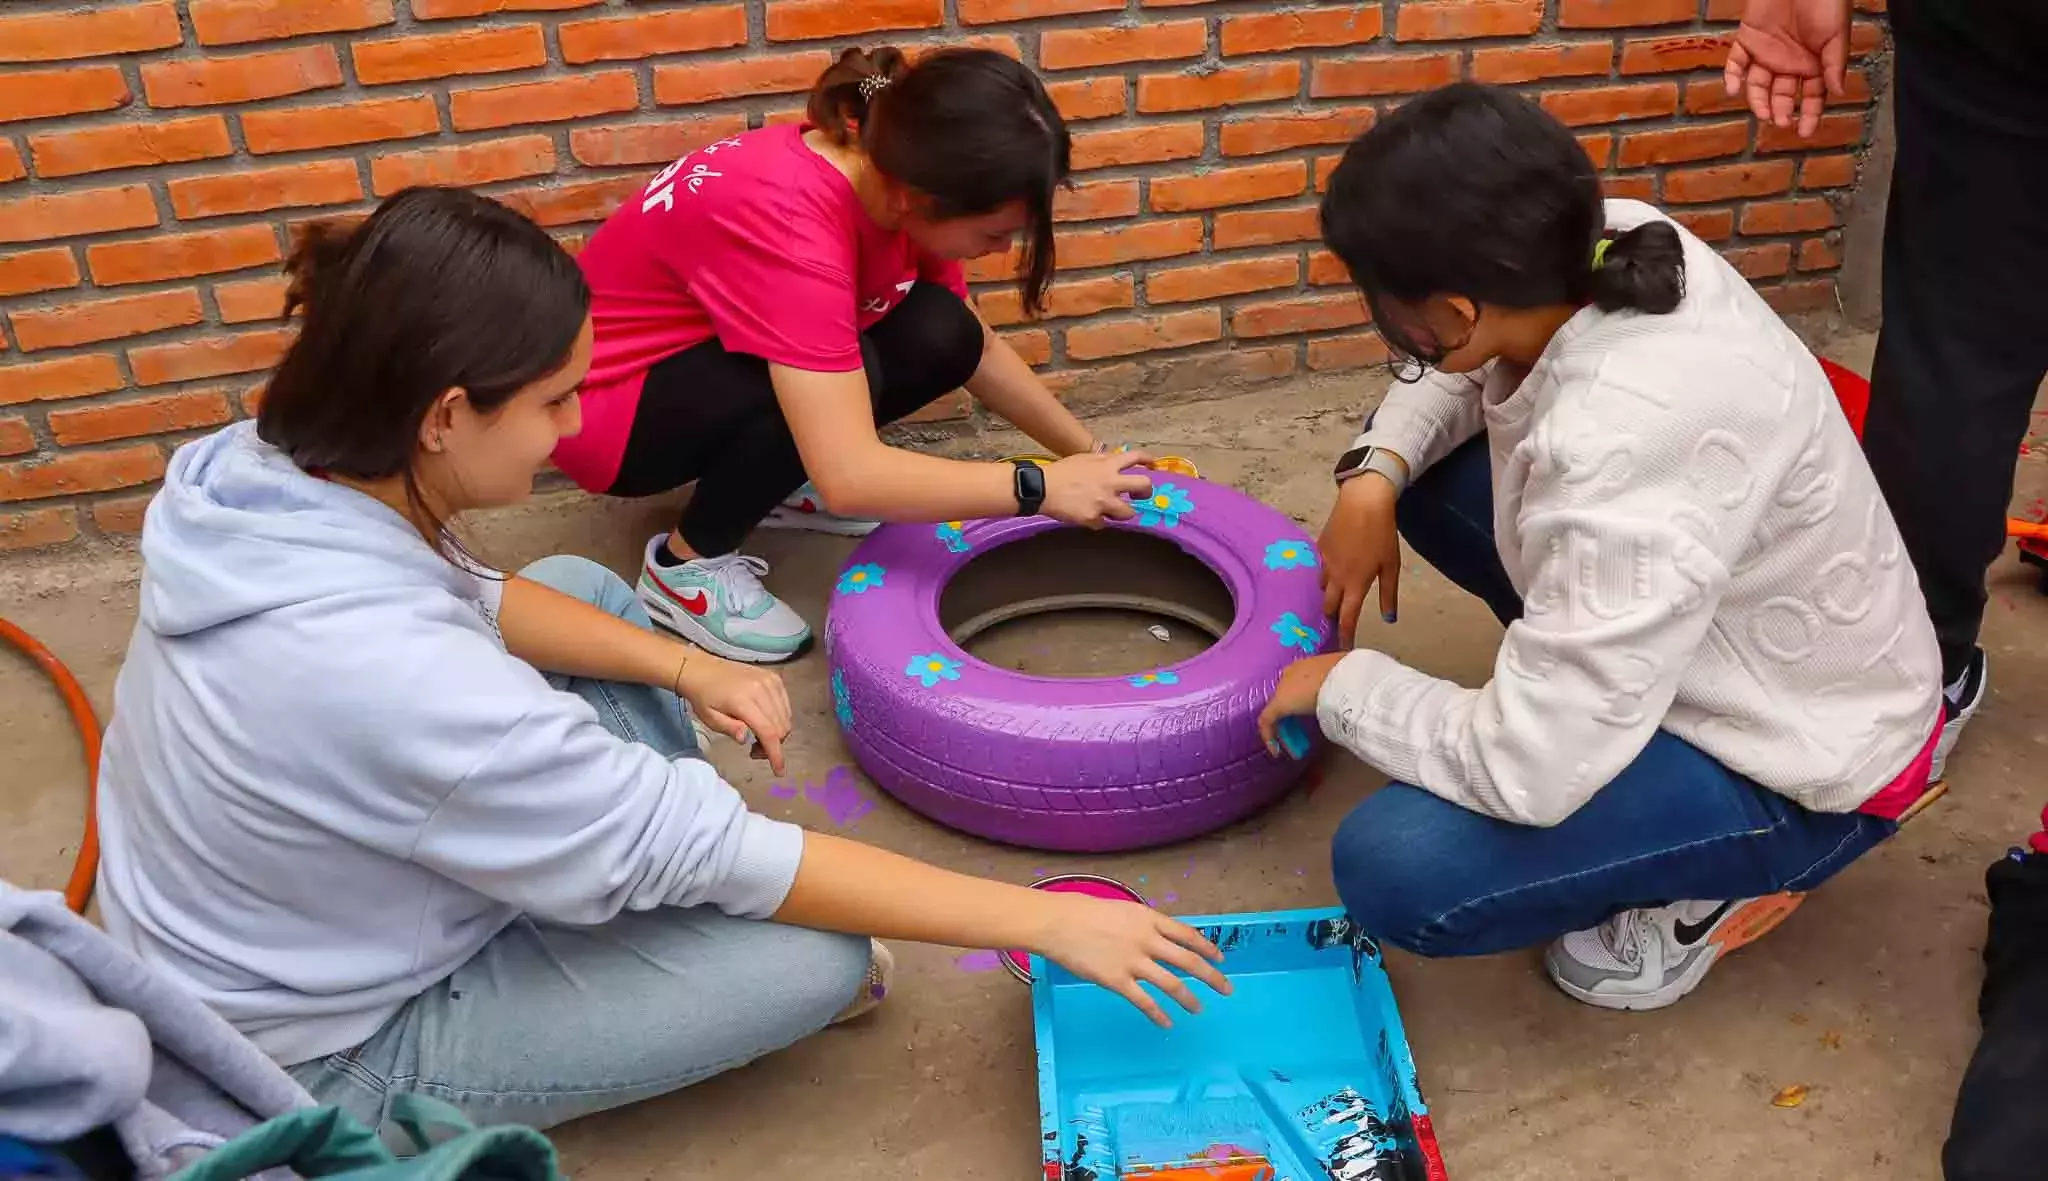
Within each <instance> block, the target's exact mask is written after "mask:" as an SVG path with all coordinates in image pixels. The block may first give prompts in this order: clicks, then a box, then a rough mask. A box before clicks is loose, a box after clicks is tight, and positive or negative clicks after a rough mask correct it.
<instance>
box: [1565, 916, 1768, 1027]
mask: <svg viewBox="0 0 2048 1181" xmlns="http://www.w3.org/2000/svg"><path fill="white" fill-rule="evenodd" d="M1804 901H1806V895H1804V894H1789V893H1788V894H1767V895H1765V896H1764V897H1761V898H1738V899H1735V900H1733V901H1729V902H1674V903H1672V904H1671V905H1669V906H1653V907H1639V908H1637V909H1635V910H1624V911H1622V912H1621V913H1620V914H1617V915H1615V916H1614V917H1613V918H1610V919H1608V920H1607V921H1606V922H1604V923H1601V924H1600V925H1599V926H1597V927H1592V928H1589V929H1587V930H1584V931H1573V932H1572V933H1571V934H1569V935H1566V936H1565V937H1564V938H1562V939H1559V940H1558V941H1557V942H1555V943H1552V944H1551V945H1550V949H1549V950H1548V951H1546V952H1544V954H1543V966H1544V968H1545V969H1546V970H1547V971H1548V972H1549V973H1550V979H1551V980H1552V981H1553V982H1555V983H1556V985H1557V986H1558V987H1559V988H1561V989H1563V990H1564V992H1565V995H1567V996H1570V997H1571V998H1573V999H1574V1000H1580V1001H1584V1002H1585V1003H1587V1004H1589V1005H1598V1006H1599V1007H1600V1008H1603V1009H1661V1008H1663V1007H1664V1006H1666V1005H1669V1004H1674V1003H1676V1002H1677V1001H1678V1000H1679V999H1680V998H1682V997H1684V996H1685V994H1686V993H1689V992H1691V991H1692V990H1693V989H1695V988H1697V987H1699V983H1700V981H1702V980H1704V979H1706V976H1707V970H1708V969H1709V968H1712V967H1713V966H1714V964H1715V963H1716V962H1717V961H1718V960H1720V958H1721V957H1722V956H1724V955H1727V954H1728V953H1729V952H1731V951H1734V950H1735V949H1736V948H1739V947H1743V946H1746V945H1748V944H1750V943H1754V942H1756V941H1757V940H1758V939H1761V938H1763V937H1764V936H1765V935H1767V934H1769V933H1770V932H1771V929H1772V928H1774V927H1776V926H1777V925H1778V924H1779V923H1782V922H1784V921H1785V916H1787V915H1789V914H1791V913H1792V912H1793V911H1794V910H1797V909H1798V908H1799V904H1800V903H1801V902H1804Z"/></svg>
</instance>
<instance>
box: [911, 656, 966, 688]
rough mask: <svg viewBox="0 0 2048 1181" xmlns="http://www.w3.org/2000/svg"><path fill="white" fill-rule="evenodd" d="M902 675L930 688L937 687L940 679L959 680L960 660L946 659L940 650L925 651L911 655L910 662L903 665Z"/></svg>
mask: <svg viewBox="0 0 2048 1181" xmlns="http://www.w3.org/2000/svg"><path fill="white" fill-rule="evenodd" d="M903 675H904V676H906V677H909V678H911V679H912V680H914V681H917V682H918V683H919V684H921V685H923V686H924V687H925V688H927V689H932V688H936V687H938V683H939V682H940V681H957V680H959V679H960V662H959V661H957V660H949V659H947V658H946V656H945V654H944V653H941V652H927V653H925V654H924V655H922V656H913V657H911V658H910V663H909V664H907V665H904V666H903Z"/></svg>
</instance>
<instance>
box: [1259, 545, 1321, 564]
mask: <svg viewBox="0 0 2048 1181" xmlns="http://www.w3.org/2000/svg"><path fill="white" fill-rule="evenodd" d="M1315 564H1316V549H1315V547H1314V546H1312V545H1310V544H1309V543H1308V542H1306V541H1276V542H1274V543H1273V544H1271V545H1269V546H1267V547H1266V569H1268V570H1303V569H1314V567H1315Z"/></svg>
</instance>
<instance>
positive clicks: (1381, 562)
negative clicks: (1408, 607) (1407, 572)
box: [1316, 472, 1401, 650]
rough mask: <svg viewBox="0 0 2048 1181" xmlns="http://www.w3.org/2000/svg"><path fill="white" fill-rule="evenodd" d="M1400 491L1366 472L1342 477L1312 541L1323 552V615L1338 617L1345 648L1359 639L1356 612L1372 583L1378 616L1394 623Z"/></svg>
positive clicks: (1398, 582) (1340, 642) (1398, 573)
mask: <svg viewBox="0 0 2048 1181" xmlns="http://www.w3.org/2000/svg"><path fill="white" fill-rule="evenodd" d="M1399 495H1400V493H1399V492H1397V491H1396V490H1395V488H1394V486H1393V485H1392V484H1391V483H1389V482H1387V481H1386V480H1385V479H1382V478H1381V477H1379V476H1377V475H1374V474H1372V473H1370V472H1367V473H1366V474H1364V475H1361V476H1356V477H1354V478H1352V479H1350V480H1346V481H1345V482H1344V486H1343V487H1342V488H1340V489H1338V491H1337V503H1336V506H1335V507H1333V508H1331V509H1330V519H1329V520H1328V521H1327V522H1325V523H1324V524H1323V533H1322V537H1321V538H1320V539H1319V540H1318V541H1317V542H1316V548H1317V549H1318V550H1320V551H1321V552H1322V555H1323V614H1325V615H1334V616H1336V617H1337V642H1338V645H1339V646H1340V647H1342V648H1345V649H1347V650H1348V649H1349V648H1351V647H1352V645H1353V644H1355V643H1357V641H1358V612H1359V611H1360V610H1361V609H1362V608H1363V607H1364V605H1365V596H1366V592H1368V591H1370V590H1372V588H1373V584H1374V583H1378V584H1379V588H1380V618H1382V619H1384V620H1386V621H1387V622H1388V623H1392V622H1394V618H1395V615H1396V613H1397V608H1398V606H1399V601H1400V588H1401V534H1400V532H1399V531H1398V530H1397V529H1396V528H1395V527H1394V501H1395V499H1396V498H1397V497H1398V496H1399Z"/></svg>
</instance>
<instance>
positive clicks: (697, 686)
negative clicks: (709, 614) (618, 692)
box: [675, 650, 793, 775]
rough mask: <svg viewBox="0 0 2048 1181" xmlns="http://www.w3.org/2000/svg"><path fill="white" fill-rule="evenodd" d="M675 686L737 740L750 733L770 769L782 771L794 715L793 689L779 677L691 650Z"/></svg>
mask: <svg viewBox="0 0 2048 1181" xmlns="http://www.w3.org/2000/svg"><path fill="white" fill-rule="evenodd" d="M675 689H676V694H677V696H679V697H681V698H682V699H683V700H685V701H687V702H689V703H690V708H692V709H694V710H696V711H697V716H698V717H700V718H702V719H703V720H704V724H705V725H707V726H709V727H711V728H712V729H713V730H716V731H718V732H719V733H720V734H723V735H725V736H726V737H727V738H730V739H732V740H733V741H734V742H745V741H746V740H747V739H748V737H749V736H750V735H751V737H752V738H753V740H754V742H755V743H757V744H758V745H759V746H760V752H761V754H762V755H763V756H764V757H766V758H767V760H768V766H769V768H770V769H772V770H773V771H774V772H775V773H776V774H777V775H780V774H782V769H783V768H782V743H783V740H784V739H786V738H788V737H789V732H790V729H791V726H792V724H793V723H792V717H793V715H792V712H791V710H790V706H789V690H788V688H787V687H785V686H784V685H783V683H782V678H781V677H780V676H778V675H776V674H775V673H773V672H770V671H769V670H767V669H765V668H757V667H755V666H754V665H751V664H741V663H739V662H738V661H734V660H723V659H720V658H719V657H716V656H713V655H712V654H711V653H709V652H703V651H697V650H692V651H691V653H690V655H689V658H688V660H687V661H685V663H684V664H683V667H682V669H681V670H680V672H679V675H678V676H677V678H676V685H675Z"/></svg>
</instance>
